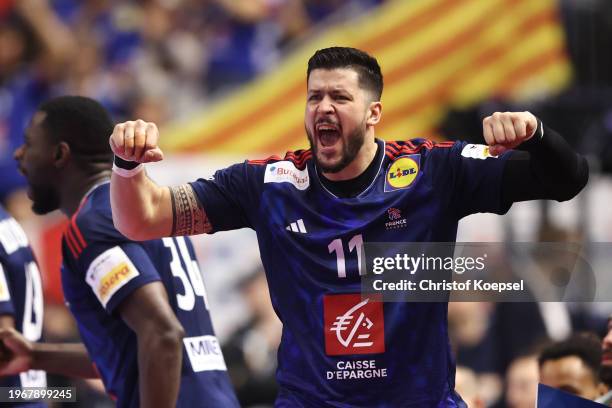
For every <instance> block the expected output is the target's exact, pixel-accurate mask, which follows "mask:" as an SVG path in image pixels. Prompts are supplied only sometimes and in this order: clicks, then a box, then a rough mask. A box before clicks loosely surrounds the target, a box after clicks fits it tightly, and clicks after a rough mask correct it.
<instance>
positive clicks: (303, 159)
mask: <svg viewBox="0 0 612 408" xmlns="http://www.w3.org/2000/svg"><path fill="white" fill-rule="evenodd" d="M310 159H312V151H311V150H310V149H308V150H296V151H288V152H287V153H285V156H284V157H282V158H281V157H280V156H276V155H275V156H269V157H267V158H265V159H260V160H247V161H246V163H247V164H248V165H254V166H261V167H266V166H267V165H268V164H274V163H278V162H289V163H291V164H293V166H294V167H295V168H296V169H298V170H304V169H305V168H306V165H307V164H308V161H309V160H310Z"/></svg>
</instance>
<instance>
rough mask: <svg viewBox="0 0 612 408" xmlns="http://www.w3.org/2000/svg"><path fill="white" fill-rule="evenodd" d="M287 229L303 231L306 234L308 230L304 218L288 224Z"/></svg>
mask: <svg viewBox="0 0 612 408" xmlns="http://www.w3.org/2000/svg"><path fill="white" fill-rule="evenodd" d="M285 229H286V230H287V231H293V232H301V233H302V234H306V232H307V231H306V227H305V226H304V220H302V219H301V218H300V219H299V220H297V221H296V222H292V223H291V224H289V225H287V227H285Z"/></svg>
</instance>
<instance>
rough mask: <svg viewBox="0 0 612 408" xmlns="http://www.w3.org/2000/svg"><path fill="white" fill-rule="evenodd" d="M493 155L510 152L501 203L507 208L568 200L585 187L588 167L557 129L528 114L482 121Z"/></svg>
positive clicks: (498, 113) (491, 117)
mask: <svg viewBox="0 0 612 408" xmlns="http://www.w3.org/2000/svg"><path fill="white" fill-rule="evenodd" d="M483 131H484V137H485V140H486V142H487V144H488V145H489V146H491V147H490V152H491V154H500V153H503V152H504V151H505V150H507V149H518V150H515V151H513V152H512V153H511V156H510V158H509V160H508V161H507V163H506V167H505V169H504V175H503V181H502V185H503V186H502V200H503V202H504V203H506V204H507V205H509V204H511V203H513V202H517V201H526V200H538V199H544V200H556V201H566V200H570V199H572V198H573V197H575V196H576V194H578V193H579V192H580V191H581V190H582V189H583V188H584V186H585V185H586V183H587V181H588V178H589V168H588V164H587V161H586V159H585V158H584V157H583V156H581V155H580V154H578V153H576V152H575V151H574V150H573V149H572V148H571V146H570V145H569V144H568V143H567V142H566V141H565V139H563V137H562V136H561V135H559V134H558V133H557V132H555V131H554V130H552V129H550V128H548V127H546V126H545V125H544V124H543V123H542V122H541V121H539V120H538V119H537V118H536V117H535V116H534V115H533V114H531V113H529V112H504V113H501V112H497V113H495V114H493V115H492V116H489V117H487V118H486V119H485V120H484V122H483Z"/></svg>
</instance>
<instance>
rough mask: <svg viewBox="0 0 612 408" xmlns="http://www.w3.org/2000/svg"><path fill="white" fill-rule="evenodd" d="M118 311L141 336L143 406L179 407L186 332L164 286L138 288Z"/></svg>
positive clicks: (139, 344) (140, 381)
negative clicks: (173, 309)
mask: <svg viewBox="0 0 612 408" xmlns="http://www.w3.org/2000/svg"><path fill="white" fill-rule="evenodd" d="M118 310H119V313H120V315H121V317H122V319H123V320H124V321H125V323H126V324H127V325H128V326H129V327H130V328H131V329H132V330H134V332H135V333H136V336H137V337H138V372H139V384H140V405H141V406H143V407H151V408H165V407H174V406H176V400H177V398H178V392H179V386H180V379H181V366H182V359H183V346H182V343H183V342H182V339H183V336H184V330H183V327H182V326H181V324H180V323H179V321H178V320H177V318H176V316H175V314H174V312H173V311H172V308H171V307H170V304H169V303H168V296H167V294H166V291H165V289H164V286H163V284H162V283H161V282H152V283H149V284H146V285H144V286H142V287H140V288H138V289H136V290H135V291H134V292H133V293H132V294H131V295H130V296H128V298H127V299H126V300H124V301H123V302H122V303H121V305H120V306H119V309H118Z"/></svg>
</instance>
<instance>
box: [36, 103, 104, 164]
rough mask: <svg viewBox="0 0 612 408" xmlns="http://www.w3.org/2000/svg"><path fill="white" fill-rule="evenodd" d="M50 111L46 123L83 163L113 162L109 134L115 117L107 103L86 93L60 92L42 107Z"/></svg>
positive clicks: (46, 126) (41, 110) (55, 136)
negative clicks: (110, 113)
mask: <svg viewBox="0 0 612 408" xmlns="http://www.w3.org/2000/svg"><path fill="white" fill-rule="evenodd" d="M38 110H39V111H40V112H44V113H46V117H45V119H44V121H43V122H42V124H41V125H42V127H43V128H44V129H45V131H46V132H47V135H48V136H49V137H50V138H52V140H53V141H54V142H61V141H64V142H66V143H68V145H69V146H70V151H71V152H72V154H73V155H74V156H75V157H76V158H77V159H82V161H83V163H85V164H87V163H95V162H98V163H100V162H102V163H109V164H110V163H112V160H113V153H112V150H111V148H110V145H109V144H108V138H109V137H110V135H111V133H112V132H113V121H112V120H111V117H110V115H109V113H108V112H107V111H106V109H104V107H103V106H102V105H101V104H100V103H98V102H96V101H95V100H93V99H91V98H87V97H84V96H60V97H57V98H53V99H50V100H48V101H46V102H44V103H43V104H42V105H40V107H39V108H38Z"/></svg>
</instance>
